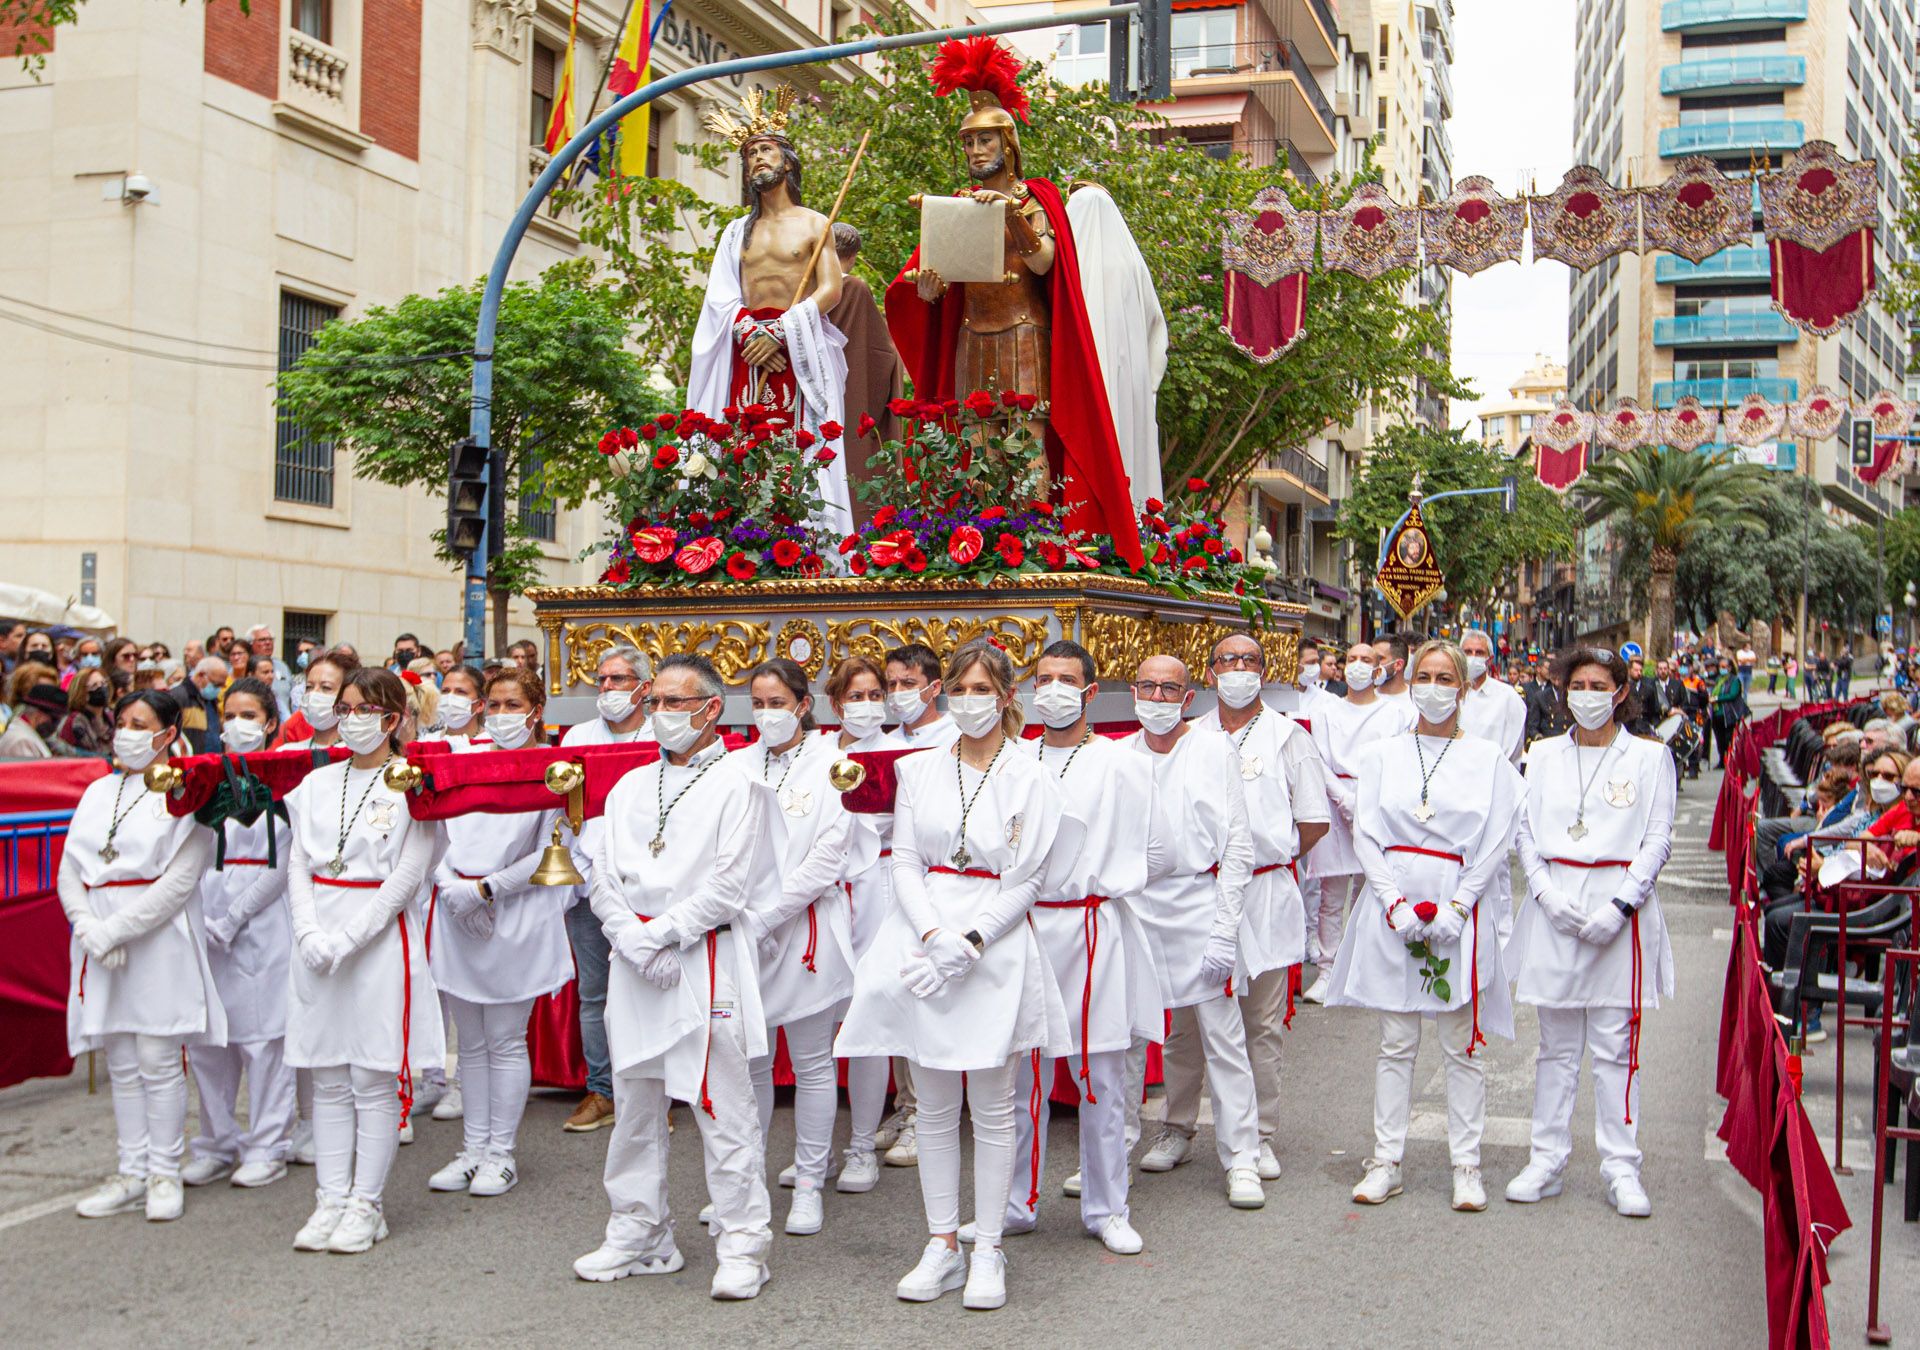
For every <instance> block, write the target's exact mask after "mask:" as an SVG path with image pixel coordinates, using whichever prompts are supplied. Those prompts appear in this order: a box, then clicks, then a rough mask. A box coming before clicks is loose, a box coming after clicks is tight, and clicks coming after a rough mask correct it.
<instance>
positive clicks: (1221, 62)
mask: <svg viewBox="0 0 1920 1350" xmlns="http://www.w3.org/2000/svg"><path fill="white" fill-rule="evenodd" d="M1235 22H1236V16H1235V12H1234V11H1233V10H1230V9H1202V10H1190V11H1188V12H1186V13H1184V14H1176V15H1174V16H1173V78H1174V79H1176V80H1184V79H1186V78H1187V77H1188V76H1190V75H1193V74H1196V73H1198V74H1206V73H1210V72H1217V71H1223V70H1232V69H1233V68H1234V65H1235V61H1234V49H1233V36H1234V23H1235Z"/></svg>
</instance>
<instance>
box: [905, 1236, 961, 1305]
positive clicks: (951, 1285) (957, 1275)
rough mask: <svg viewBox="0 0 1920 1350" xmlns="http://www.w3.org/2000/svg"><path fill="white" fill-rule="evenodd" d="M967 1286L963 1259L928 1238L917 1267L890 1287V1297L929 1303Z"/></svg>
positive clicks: (938, 1241)
mask: <svg viewBox="0 0 1920 1350" xmlns="http://www.w3.org/2000/svg"><path fill="white" fill-rule="evenodd" d="M966 1283H967V1258H966V1257H964V1256H962V1255H961V1254H960V1253H959V1252H957V1251H955V1250H953V1249H952V1248H950V1247H948V1246H947V1244H946V1243H944V1242H942V1241H941V1240H940V1239H939V1238H928V1239H927V1246H926V1250H925V1251H923V1252H921V1253H920V1264H919V1265H917V1266H915V1267H914V1268H913V1269H912V1270H911V1271H909V1272H908V1273H907V1276H906V1278H905V1279H903V1280H901V1281H900V1283H899V1284H897V1285H895V1286H894V1290H893V1292H894V1294H895V1295H896V1296H898V1297H899V1298H902V1299H904V1300H906V1301H907V1302H908V1303H931V1302H933V1301H934V1300H935V1299H937V1298H939V1297H940V1295H942V1294H945V1293H949V1292H951V1291H953V1290H955V1289H958V1288H960V1287H961V1286H962V1285H964V1284H966Z"/></svg>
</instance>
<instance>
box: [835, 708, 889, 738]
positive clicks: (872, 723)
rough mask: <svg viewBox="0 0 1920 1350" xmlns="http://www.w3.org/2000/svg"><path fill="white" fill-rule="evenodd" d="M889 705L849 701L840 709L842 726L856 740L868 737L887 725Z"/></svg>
mask: <svg viewBox="0 0 1920 1350" xmlns="http://www.w3.org/2000/svg"><path fill="white" fill-rule="evenodd" d="M886 721H887V705H886V704H884V703H849V704H848V705H847V706H846V707H844V708H842V709H841V710H840V728H841V730H843V731H845V732H846V733H847V734H848V735H850V736H852V737H853V738H854V739H855V740H856V741H864V740H865V739H866V738H867V737H869V736H871V735H873V733H874V732H876V731H878V730H880V728H881V727H882V726H884V725H886Z"/></svg>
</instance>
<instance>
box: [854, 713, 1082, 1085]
mask: <svg viewBox="0 0 1920 1350" xmlns="http://www.w3.org/2000/svg"><path fill="white" fill-rule="evenodd" d="M896 769H897V773H898V775H899V791H898V793H897V794H896V795H895V798H894V819H893V891H894V896H895V898H896V900H897V902H898V903H897V904H896V905H895V906H894V907H893V909H891V910H890V911H888V913H887V916H886V918H885V919H883V920H882V921H881V925H880V935H879V937H877V938H876V939H875V940H874V944H873V947H872V949H871V950H869V951H868V952H867V954H866V955H865V956H863V957H861V958H860V964H859V967H858V968H857V970H856V971H855V973H854V988H853V1002H852V1004H851V1005H850V1006H849V1007H848V1009H847V1016H846V1021H845V1023H844V1024H843V1025H842V1026H841V1028H840V1036H839V1039H838V1040H837V1041H836V1042H835V1044H834V1051H833V1052H834V1054H835V1055H836V1056H839V1057H841V1058H855V1057H858V1056H862V1055H904V1056H906V1057H907V1058H908V1059H910V1060H912V1061H913V1062H914V1063H915V1064H922V1065H925V1066H927V1067H928V1068H932V1069H953V1070H959V1071H965V1070H968V1069H993V1068H998V1067H999V1066H1001V1065H1002V1064H1005V1063H1006V1062H1007V1060H1008V1059H1009V1058H1010V1057H1011V1056H1013V1055H1016V1054H1019V1053H1020V1052H1021V1051H1024V1050H1032V1049H1035V1048H1039V1049H1042V1050H1044V1051H1045V1052H1046V1053H1047V1054H1048V1055H1054V1056H1057V1055H1062V1054H1065V1053H1067V1052H1068V1048H1069V1042H1068V1040H1067V1015H1066V1009H1065V1007H1064V1006H1063V1005H1062V1003H1061V1000H1060V989H1059V986H1058V984H1057V983H1056V982H1055V980H1054V977H1053V971H1052V969H1051V968H1050V967H1049V966H1048V965H1047V960H1046V957H1045V956H1044V955H1043V954H1042V953H1041V951H1040V943H1039V940H1038V939H1037V938H1035V936H1034V933H1033V927H1032V925H1031V924H1029V923H1027V922H1026V919H1027V912H1028V910H1029V908H1030V907H1031V906H1032V904H1033V901H1034V898H1035V897H1036V896H1038V895H1039V893H1040V886H1041V883H1042V881H1043V880H1044V876H1043V872H1044V870H1045V867H1046V864H1047V857H1048V853H1049V851H1050V850H1051V848H1052V847H1053V842H1054V836H1055V834H1056V833H1057V831H1058V830H1059V828H1060V820H1061V801H1060V791H1059V788H1058V787H1057V786H1056V785H1055V784H1054V781H1053V778H1052V776H1051V775H1050V774H1047V773H1045V772H1044V771H1043V770H1042V769H1041V768H1040V766H1039V765H1038V764H1037V763H1035V762H1034V760H1033V759H1032V758H1031V757H1029V756H1028V755H1025V754H1022V753H1021V752H1020V751H1019V750H1018V749H1017V748H1015V747H1013V746H1011V745H1009V746H1007V747H1005V748H1004V749H1003V750H1002V751H1001V752H1000V756H999V758H998V759H997V760H995V761H994V763H993V764H992V766H991V769H990V771H989V772H988V773H986V774H982V773H981V772H980V771H979V770H977V769H974V768H973V767H971V766H970V765H966V764H963V763H961V762H960V761H959V759H958V756H957V755H956V754H955V753H954V752H952V751H948V750H942V751H938V752H935V753H933V754H925V755H907V756H903V757H902V758H901V759H900V760H898V761H897V765H896ZM963 791H964V792H965V796H966V800H967V801H968V802H970V803H971V804H972V805H971V809H970V810H968V811H967V813H966V834H965V846H966V853H967V861H966V862H965V864H964V867H965V868H966V869H969V870H973V871H978V872H983V873H987V874H989V875H984V876H964V875H954V874H952V873H950V872H930V871H929V870H928V869H929V868H934V867H941V868H959V867H961V866H962V864H958V863H956V862H955V861H954V854H955V852H956V851H957V850H958V848H959V846H960V844H961V842H962V840H961V811H962V805H961V800H962V799H961V794H962V792H963ZM934 928H945V929H948V930H949V931H951V932H955V933H966V932H969V931H976V930H977V931H978V932H979V934H980V936H981V937H982V938H984V939H985V941H986V951H985V952H984V953H983V954H982V955H981V957H980V959H979V960H978V961H976V962H975V963H974V964H973V966H972V968H971V969H969V970H968V971H967V972H966V974H965V975H964V976H962V977H961V978H960V979H958V980H954V981H951V982H949V983H948V984H946V985H945V986H943V987H942V988H941V989H939V990H938V991H936V992H935V993H934V994H933V995H932V996H931V997H929V998H924V999H923V998H916V997H915V996H914V995H913V993H912V991H910V990H909V989H908V988H907V986H906V983H905V982H904V981H903V980H902V979H901V978H900V971H901V969H902V968H903V967H904V966H906V965H907V963H908V960H909V958H910V956H911V954H912V953H913V952H915V951H917V950H920V936H921V934H923V933H926V932H928V931H930V930H932V929H934Z"/></svg>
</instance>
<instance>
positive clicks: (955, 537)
mask: <svg viewBox="0 0 1920 1350" xmlns="http://www.w3.org/2000/svg"><path fill="white" fill-rule="evenodd" d="M986 544H987V541H986V539H985V537H984V536H983V535H981V533H980V531H978V530H976V529H974V528H973V526H971V525H962V526H960V527H959V528H958V529H956V530H955V531H954V532H953V533H952V534H951V535H949V536H947V556H948V557H949V558H952V559H953V560H954V561H955V562H957V563H959V564H960V565H961V566H962V567H965V566H966V565H967V564H968V563H970V562H972V561H973V560H974V559H975V558H978V557H979V556H980V550H981V549H983V548H985V547H986Z"/></svg>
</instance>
